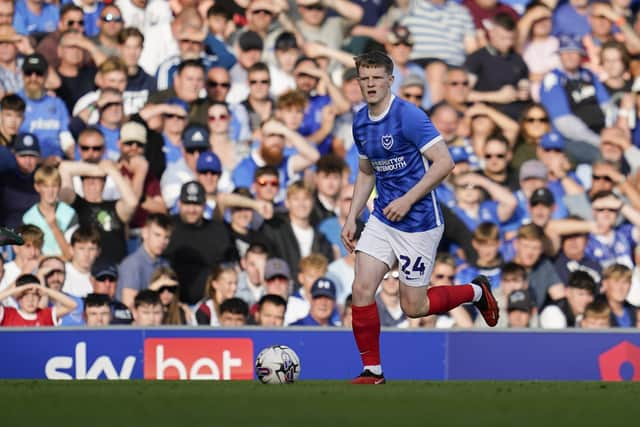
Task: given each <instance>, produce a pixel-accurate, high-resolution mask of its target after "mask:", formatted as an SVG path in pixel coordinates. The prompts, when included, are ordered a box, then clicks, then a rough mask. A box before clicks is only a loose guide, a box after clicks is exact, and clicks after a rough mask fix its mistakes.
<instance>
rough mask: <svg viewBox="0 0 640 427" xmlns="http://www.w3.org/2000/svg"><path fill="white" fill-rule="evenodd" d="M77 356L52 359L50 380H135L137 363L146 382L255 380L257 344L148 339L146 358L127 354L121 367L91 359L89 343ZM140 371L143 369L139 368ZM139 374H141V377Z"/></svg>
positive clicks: (106, 360) (46, 369)
mask: <svg viewBox="0 0 640 427" xmlns="http://www.w3.org/2000/svg"><path fill="white" fill-rule="evenodd" d="M72 353H73V354H69V355H59V356H54V357H51V358H50V359H48V360H47V361H46V363H45V367H44V373H45V376H46V377H47V378H48V379H66V380H71V379H78V380H84V379H99V378H101V379H102V378H104V379H108V380H118V379H121V380H125V379H131V378H132V375H133V374H134V370H135V367H136V363H141V362H143V363H144V378H145V379H153V380H155V379H158V380H162V379H166V380H197V379H200V380H251V379H253V342H252V341H251V339H249V338H148V339H146V340H145V341H144V356H143V360H140V359H139V358H137V357H136V355H127V356H126V357H125V358H124V360H123V361H122V363H121V364H118V363H114V361H113V360H112V359H111V357H109V356H108V355H98V356H97V357H95V358H91V359H89V358H88V357H87V353H91V352H88V351H87V343H86V342H85V341H80V342H78V343H77V344H76V345H75V348H74V349H73V352H72ZM138 372H139V369H138ZM138 375H139V374H138Z"/></svg>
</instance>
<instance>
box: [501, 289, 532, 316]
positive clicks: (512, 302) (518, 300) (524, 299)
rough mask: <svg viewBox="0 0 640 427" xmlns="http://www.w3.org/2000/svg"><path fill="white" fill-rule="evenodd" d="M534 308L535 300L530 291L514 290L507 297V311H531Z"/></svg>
mask: <svg viewBox="0 0 640 427" xmlns="http://www.w3.org/2000/svg"><path fill="white" fill-rule="evenodd" d="M532 308H533V301H532V300H531V296H530V295H529V292H527V291H523V290H517V291H513V292H511V293H510V294H509V296H508V297H507V311H514V310H517V311H526V312H530V311H531V309H532Z"/></svg>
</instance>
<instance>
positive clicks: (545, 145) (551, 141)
mask: <svg viewBox="0 0 640 427" xmlns="http://www.w3.org/2000/svg"><path fill="white" fill-rule="evenodd" d="M564 146H565V141H564V138H563V137H562V136H561V135H560V134H559V133H558V132H554V131H551V132H547V133H545V134H544V135H542V139H541V140H540V147H542V149H543V150H561V151H564Z"/></svg>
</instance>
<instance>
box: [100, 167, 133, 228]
mask: <svg viewBox="0 0 640 427" xmlns="http://www.w3.org/2000/svg"><path fill="white" fill-rule="evenodd" d="M100 168H101V169H102V170H103V171H104V172H106V174H107V175H108V176H110V177H111V179H112V180H113V182H114V183H115V184H116V188H117V189H118V192H120V195H121V197H120V200H118V202H117V203H116V213H117V214H118V217H119V218H120V220H121V221H122V222H124V223H128V222H129V220H130V219H131V216H132V215H133V213H134V212H135V210H136V207H137V206H138V199H137V198H136V195H135V193H134V192H133V189H132V188H131V186H130V185H129V183H128V182H127V181H126V180H125V179H124V177H123V176H122V174H121V173H120V171H118V169H117V166H116V165H115V163H113V162H111V161H108V160H102V161H101V162H100Z"/></svg>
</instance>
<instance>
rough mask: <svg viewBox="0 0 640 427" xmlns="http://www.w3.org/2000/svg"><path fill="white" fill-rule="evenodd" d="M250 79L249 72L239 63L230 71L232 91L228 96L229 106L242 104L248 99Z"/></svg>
mask: <svg viewBox="0 0 640 427" xmlns="http://www.w3.org/2000/svg"><path fill="white" fill-rule="evenodd" d="M248 78H249V74H248V73H247V70H245V69H244V68H243V67H242V65H240V64H239V63H236V64H235V65H234V66H233V67H231V70H229V79H230V80H231V90H230V91H229V93H228V94H227V102H228V103H229V104H234V103H240V102H242V101H244V100H245V99H247V97H248V96H249V85H248V82H247V79H248ZM272 81H273V78H272Z"/></svg>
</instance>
